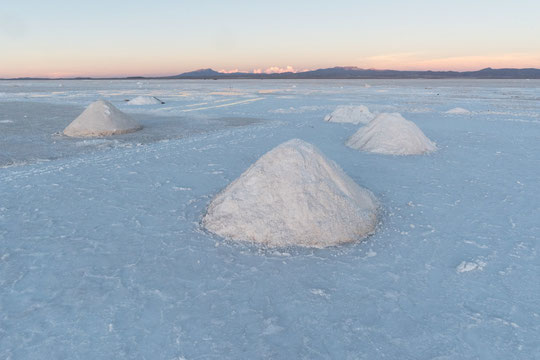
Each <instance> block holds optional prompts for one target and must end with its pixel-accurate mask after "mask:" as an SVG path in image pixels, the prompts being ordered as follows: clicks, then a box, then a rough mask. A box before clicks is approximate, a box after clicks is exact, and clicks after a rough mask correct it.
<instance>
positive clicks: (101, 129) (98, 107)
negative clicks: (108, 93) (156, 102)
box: [64, 100, 142, 137]
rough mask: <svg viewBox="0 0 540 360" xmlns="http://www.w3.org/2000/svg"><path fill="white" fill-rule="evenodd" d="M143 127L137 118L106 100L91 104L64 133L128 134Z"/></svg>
mask: <svg viewBox="0 0 540 360" xmlns="http://www.w3.org/2000/svg"><path fill="white" fill-rule="evenodd" d="M140 129H142V126H141V125H139V124H138V123H137V122H136V121H135V120H133V119H132V118H130V117H129V116H128V115H126V114H124V113H123V112H121V111H120V110H118V109H117V108H116V107H115V106H114V105H113V104H111V103H110V102H108V101H105V100H98V101H96V102H93V103H92V104H90V105H89V106H88V107H87V108H86V110H84V111H83V112H82V114H81V115H79V116H78V117H77V118H76V119H75V120H73V122H72V123H71V124H69V125H68V127H66V128H65V129H64V135H67V136H73V137H91V136H108V135H117V134H126V133H130V132H134V131H137V130H140Z"/></svg>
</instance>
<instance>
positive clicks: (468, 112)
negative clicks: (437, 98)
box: [445, 107, 471, 115]
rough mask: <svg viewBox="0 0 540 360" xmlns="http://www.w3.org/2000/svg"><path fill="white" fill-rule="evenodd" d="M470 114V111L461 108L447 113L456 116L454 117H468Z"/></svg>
mask: <svg viewBox="0 0 540 360" xmlns="http://www.w3.org/2000/svg"><path fill="white" fill-rule="evenodd" d="M470 113H471V112H470V111H469V110H467V109H464V108H460V107H456V108H453V109H450V110H448V111H446V112H445V114H454V115H466V114H470Z"/></svg>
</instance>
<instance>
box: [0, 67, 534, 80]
mask: <svg viewBox="0 0 540 360" xmlns="http://www.w3.org/2000/svg"><path fill="white" fill-rule="evenodd" d="M280 79H282V80H370V79H371V80H393V79H396V80H397V79H403V80H414V79H418V80H420V79H423V80H443V79H461V80H472V79H477V80H527V79H531V80H533V79H540V69H537V68H526V69H512V68H509V69H492V68H486V69H482V70H477V71H461V72H460V71H430V70H428V71H400V70H371V69H359V68H356V67H333V68H327V69H318V70H309V71H303V72H297V73H293V72H285V73H279V74H278V73H274V74H253V73H242V72H238V73H221V72H217V71H214V70H212V69H201V70H196V71H191V72H186V73H183V74H179V75H172V76H126V77H80V76H79V77H62V78H40V77H17V78H2V79H0V80H11V81H13V80H34V81H35V80H280Z"/></svg>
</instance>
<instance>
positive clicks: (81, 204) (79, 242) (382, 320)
mask: <svg viewBox="0 0 540 360" xmlns="http://www.w3.org/2000/svg"><path fill="white" fill-rule="evenodd" d="M60 83H61V84H63V87H62V88H61V89H62V91H61V92H59V93H54V94H53V93H52V92H53V91H57V90H58V85H59V82H56V81H48V82H39V81H36V82H33V81H32V82H23V81H21V82H14V81H7V82H1V83H0V93H1V94H2V97H1V98H0V119H12V120H13V121H14V122H13V123H10V124H3V125H2V126H1V127H0V161H3V164H6V162H10V161H12V162H16V161H18V162H19V165H17V166H14V165H12V166H10V167H4V168H0V358H1V359H32V358H34V359H37V358H47V359H57V358H78V359H109V358H111V357H113V358H115V359H133V358H147V359H156V358H158V359H161V358H163V359H181V358H184V359H197V358H199V359H200V358H220V359H222V358H229V359H254V358H274V359H291V358H294V359H296V358H305V359H313V358H316V359H318V358H321V359H325V358H338V359H347V358H349V359H356V358H360V359H380V358H386V359H434V358H439V359H534V358H535V357H536V356H537V354H538V353H539V352H540V343H539V341H538V338H539V334H540V315H539V311H538V309H539V308H540V299H539V297H538V294H539V293H540V285H539V282H538V273H539V271H540V267H539V259H538V243H539V240H538V234H539V233H540V228H539V223H538V213H539V208H538V206H539V205H538V204H540V193H539V192H538V191H536V188H537V187H535V186H534V185H535V184H537V183H538V178H539V175H538V169H539V168H540V166H539V165H540V143H539V142H538V139H539V138H540V127H539V124H538V122H534V121H526V122H524V121H518V120H535V119H536V120H537V119H538V114H540V108H539V106H540V105H539V104H538V101H535V100H534V99H538V98H539V96H540V93H539V89H540V84H539V83H538V82H537V81H530V82H525V81H439V80H433V81H425V80H406V81H386V80H370V85H371V87H370V88H366V87H364V84H363V82H355V81H271V80H264V84H263V83H262V82H258V81H223V82H222V81H219V82H204V81H193V82H182V81H145V82H132V81H113V82H111V83H109V82H106V83H104V82H99V81H88V82H82V81H70V82H60ZM14 85H16V86H14ZM428 86H429V87H431V88H433V89H430V90H426V89H425V88H426V87H428ZM229 88H232V89H233V90H234V92H235V93H238V95H234V94H229V95H209V94H210V93H211V92H232V91H231V90H229ZM261 88H263V89H278V90H280V92H277V93H285V90H287V91H286V94H287V97H283V96H276V95H275V94H277V93H268V94H264V93H259V90H261ZM379 90H382V91H384V92H379ZM434 91H436V93H439V94H440V95H439V96H437V97H434V96H432V94H431V92H434ZM31 94H35V95H40V96H39V97H33V98H29V97H28V95H31ZM137 95H149V96H150V95H152V96H158V97H159V98H160V99H162V98H163V100H164V101H165V102H166V105H165V106H164V107H168V109H164V107H156V106H144V105H143V106H137V107H133V106H129V105H127V104H124V103H123V102H124V99H126V98H131V97H135V96H137ZM100 97H106V98H107V99H108V100H110V101H111V102H112V103H113V104H115V106H116V105H118V106H119V108H120V109H121V110H122V111H126V112H129V114H130V115H131V116H133V117H134V118H135V119H137V120H138V121H140V122H141V123H143V125H144V126H145V128H144V129H143V130H141V132H138V133H133V134H128V135H120V136H119V137H118V138H117V137H115V138H114V139H115V140H117V142H112V143H110V144H106V143H99V142H98V143H95V144H92V143H89V144H88V146H86V145H85V146H77V145H76V144H77V143H78V142H79V141H81V140H80V139H64V138H63V137H58V136H54V135H51V134H54V133H55V132H59V131H61V130H62V129H63V128H64V127H65V126H66V125H67V124H69V122H70V121H71V120H72V119H74V118H75V117H76V116H77V115H78V114H80V112H81V111H82V109H84V106H85V105H87V104H88V103H90V102H91V101H93V100H95V99H96V98H100ZM255 97H257V98H259V97H262V100H258V101H253V102H243V103H242V101H243V100H249V99H250V98H255ZM222 100H226V101H225V102H219V103H218V104H235V103H237V104H236V105H230V106H227V107H220V108H209V109H202V110H197V111H193V112H189V113H182V112H181V110H183V109H186V108H187V107H186V106H187V105H189V104H197V103H202V102H206V103H208V105H209V106H213V105H212V104H214V105H215V104H216V102H217V101H222ZM337 105H366V106H368V107H369V109H370V110H371V111H373V112H388V111H392V112H401V113H407V115H406V117H407V118H408V119H410V120H411V121H414V122H415V123H416V124H417V125H418V126H419V127H420V128H421V129H422V131H423V132H424V133H425V134H426V136H428V137H429V138H430V139H432V140H433V141H435V142H437V145H438V147H439V150H438V151H437V152H435V153H433V154H431V155H430V156H413V157H394V156H387V155H379V154H371V153H364V152H358V151H356V150H352V149H349V148H347V147H345V146H344V142H345V140H346V139H347V138H348V137H350V136H351V135H352V134H353V133H354V132H355V131H356V130H357V129H358V126H356V125H351V124H333V123H327V122H323V121H321V119H322V118H323V117H324V116H325V115H326V114H327V113H328V111H329V109H333V108H335V107H336V106H337ZM302 106H308V107H310V108H309V109H310V111H305V112H297V113H286V112H272V110H276V109H289V108H294V109H299V108H300V107H302ZM315 107H320V108H315ZM425 107H427V108H430V109H433V111H432V112H425V113H423V112H418V113H412V112H407V109H415V108H416V109H419V108H425ZM454 107H463V108H466V109H469V110H470V111H471V114H470V115H467V116H447V115H444V114H443V113H444V111H447V110H448V109H451V108H454ZM192 108H193V107H192ZM330 111H331V110H330ZM498 112H504V114H498ZM186 114H189V116H187V115H186ZM25 116H26V117H25ZM231 118H233V119H237V120H235V121H234V122H232V120H231V121H229V120H217V119H231ZM243 119H252V120H243ZM253 119H257V120H255V121H253ZM231 123H233V125H231ZM145 131H146V132H145ZM291 138H300V139H302V140H304V141H307V142H309V143H312V144H314V145H315V146H317V148H319V149H320V150H321V152H323V153H324V154H327V155H328V157H330V158H332V159H333V160H335V161H336V162H337V163H338V165H339V166H340V167H341V168H343V170H344V172H345V173H347V174H348V175H349V176H350V177H351V178H352V179H353V180H354V181H355V182H357V183H358V184H360V185H361V186H364V187H366V188H368V189H370V190H371V191H372V192H373V193H374V194H375V195H376V196H377V198H378V199H379V200H380V203H381V206H382V211H381V219H380V222H379V224H378V228H377V232H376V233H375V234H374V235H372V236H371V237H369V238H367V239H365V240H364V241H361V242H355V243H351V244H348V245H343V246H339V247H332V248H326V249H310V248H295V247H289V248H283V249H273V248H264V247H257V246H253V245H246V244H242V243H234V242H231V241H227V240H224V239H222V238H220V237H219V236H214V235H212V234H209V233H208V232H206V231H204V230H203V229H202V228H201V226H200V221H201V219H202V216H203V214H204V213H205V210H206V208H207V206H208V204H209V203H210V201H211V199H212V198H213V197H214V195H215V194H217V193H218V192H219V191H221V190H222V189H223V188H225V187H226V186H227V184H229V183H230V182H231V181H233V180H234V179H236V178H237V177H238V176H239V175H240V174H242V172H244V171H245V170H246V168H247V167H249V165H250V164H252V163H253V162H255V161H256V160H257V159H258V158H259V157H260V156H261V155H263V154H264V153H266V152H267V151H269V150H271V149H272V148H274V147H275V146H277V145H278V144H280V143H283V142H285V141H287V140H290V139H291ZM516 139H519V141H516ZM100 140H102V139H100ZM104 140H111V139H108V138H105V139H104ZM497 152H500V153H499V154H497ZM38 158H39V159H46V160H47V161H46V162H36V161H33V160H32V159H38ZM209 164H211V165H212V166H209ZM213 171H216V172H220V173H215V174H214V173H212V172H213ZM188 188H189V189H190V190H183V189H188ZM181 189H182V190H181ZM411 224H413V225H414V227H411V226H410V225H411ZM480 262H483V263H485V266H483V269H482V270H481V271H480V270H479V269H478V268H476V270H474V271H467V272H458V271H457V268H458V267H459V265H460V264H462V263H464V265H463V269H466V268H471V265H467V264H468V263H471V264H473V266H478V265H481V263H480ZM474 264H476V265H474Z"/></svg>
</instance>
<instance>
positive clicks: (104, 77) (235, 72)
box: [0, 66, 540, 80]
mask: <svg viewBox="0 0 540 360" xmlns="http://www.w3.org/2000/svg"><path fill="white" fill-rule="evenodd" d="M330 69H343V70H357V71H372V72H384V71H393V72H398V73H457V74H463V73H474V72H479V71H482V70H495V71H497V70H499V71H501V70H539V71H540V68H536V67H525V68H512V67H501V68H492V67H489V66H488V67H483V68H480V69H477V70H431V69H428V70H396V69H391V68H388V69H376V68H360V67H358V66H333V67H325V68H318V69H303V70H299V71H296V70H294V69H292V67H287V69H286V70H288V71H276V72H261V70H260V69H254V70H251V72H250V71H243V70H238V69H235V70H232V71H227V70H214V69H213V68H198V69H195V70H189V71H185V72H182V73H175V74H169V75H155V74H154V75H150V74H146V75H69V76H46V75H45V76H16V77H9V78H4V77H2V78H0V80H25V79H29V80H78V79H83V80H84V79H95V80H108V79H110V80H120V79H126V80H128V79H137V78H139V79H141V78H143V79H168V78H172V77H177V76H182V75H186V74H191V73H197V72H202V71H212V72H215V73H216V74H215V75H216V76H222V75H224V76H235V75H249V76H253V77H256V76H261V77H266V76H271V77H272V76H274V77H279V76H285V75H287V74H291V75H293V74H303V73H308V72H314V71H319V70H330ZM186 77H188V76H186ZM194 77H196V75H195V76H194ZM200 77H203V78H208V77H212V76H200Z"/></svg>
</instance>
